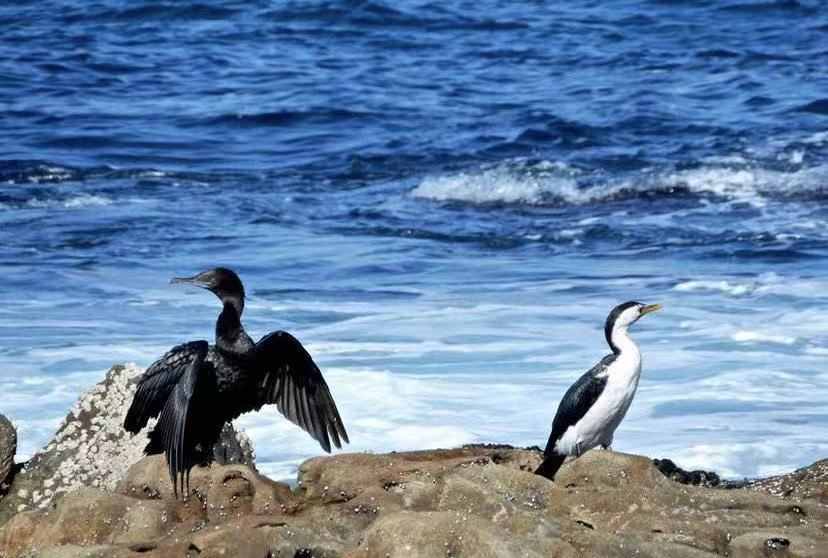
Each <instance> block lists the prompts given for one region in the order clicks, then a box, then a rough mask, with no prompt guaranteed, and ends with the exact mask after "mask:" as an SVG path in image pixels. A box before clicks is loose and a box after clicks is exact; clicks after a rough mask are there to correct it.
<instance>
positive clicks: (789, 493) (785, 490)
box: [747, 459, 828, 505]
mask: <svg viewBox="0 0 828 558" xmlns="http://www.w3.org/2000/svg"><path fill="white" fill-rule="evenodd" d="M747 488H749V489H750V490H757V491H760V492H766V493H768V494H773V495H774V496H780V497H782V498H790V499H794V500H816V501H817V502H819V503H820V504H824V505H828V459H823V460H821V461H817V462H816V463H814V464H813V465H810V466H808V467H803V468H802V469H797V470H796V471H794V472H793V473H788V474H787V475H777V476H773V477H769V478H766V479H759V480H755V481H751V482H749V483H748V485H747Z"/></svg>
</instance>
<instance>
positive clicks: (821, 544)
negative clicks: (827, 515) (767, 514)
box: [730, 531, 828, 558]
mask: <svg viewBox="0 0 828 558" xmlns="http://www.w3.org/2000/svg"><path fill="white" fill-rule="evenodd" d="M827 543H828V541H826V540H825V539H824V538H822V540H819V541H817V540H814V539H811V538H807V537H804V536H802V535H797V534H790V533H786V532H784V531H761V532H753V533H745V534H744V535H739V536H738V537H736V538H735V539H733V542H732V543H731V544H730V548H731V550H732V553H731V556H732V558H756V557H762V556H766V557H768V558H825V557H826V556H828V544H827Z"/></svg>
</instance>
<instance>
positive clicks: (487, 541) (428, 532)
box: [346, 511, 577, 558]
mask: <svg viewBox="0 0 828 558" xmlns="http://www.w3.org/2000/svg"><path fill="white" fill-rule="evenodd" d="M527 543H531V544H527ZM346 556H347V557H348V558H373V557H375V556H386V557H388V558H434V557H438V556H440V557H444V556H456V557H469V558H472V557H477V558H498V557H501V556H522V557H526V558H555V557H561V558H563V557H574V556H577V555H576V554H575V551H574V549H573V548H572V547H571V546H569V545H568V544H566V543H565V542H563V541H561V540H560V539H556V538H554V537H551V538H547V537H545V536H544V534H540V533H539V534H538V536H537V537H535V539H534V540H532V541H529V540H527V539H525V538H524V537H520V536H515V535H514V534H513V533H510V532H509V531H507V530H501V529H498V528H496V527H494V526H493V525H492V523H491V522H490V521H486V520H484V519H481V518H480V517H477V516H475V515H472V514H464V513H462V512H407V511H406V512H397V513H394V514H391V515H387V516H385V517H383V518H381V519H379V520H377V522H376V523H374V524H373V525H372V526H371V528H370V529H369V530H368V531H367V532H366V533H365V537H364V539H363V541H362V543H361V544H360V545H359V548H357V549H355V550H354V551H352V552H350V553H348V554H346Z"/></svg>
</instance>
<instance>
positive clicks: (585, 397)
mask: <svg viewBox="0 0 828 558" xmlns="http://www.w3.org/2000/svg"><path fill="white" fill-rule="evenodd" d="M616 358H617V355H616V354H615V353H613V354H610V355H607V356H605V357H604V358H602V359H601V362H599V363H598V364H596V365H595V366H593V367H592V368H591V369H589V370H588V371H587V372H585V373H584V374H583V375H582V376H581V377H580V378H578V380H577V381H576V382H575V383H574V384H572V385H571V386H570V388H569V389H568V390H566V394H565V395H564V396H563V399H561V403H560V405H558V411H557V412H556V413H555V419H554V420H553V421H552V432H551V433H550V434H549V440H548V441H547V442H546V449H545V450H544V452H543V457H544V461H543V463H541V466H540V467H539V468H538V469H537V470H536V471H535V473H537V474H539V475H543V476H544V477H546V478H548V479H549V480H553V479H554V478H555V473H557V472H558V469H559V468H560V466H561V465H563V462H564V459H565V458H566V456H565V455H564V456H562V455H561V454H559V453H558V452H556V451H555V445H556V444H557V443H558V440H560V439H561V436H563V435H564V433H565V432H566V431H567V430H568V429H569V427H570V426H572V425H574V424H575V423H577V422H578V421H579V420H581V419H582V418H583V417H584V415H585V414H587V411H589V409H590V407H592V405H593V404H594V403H595V401H597V400H598V397H599V396H600V395H601V393H602V392H603V391H604V387H605V386H606V385H607V368H609V366H610V365H611V364H612V363H613V362H615V359H616Z"/></svg>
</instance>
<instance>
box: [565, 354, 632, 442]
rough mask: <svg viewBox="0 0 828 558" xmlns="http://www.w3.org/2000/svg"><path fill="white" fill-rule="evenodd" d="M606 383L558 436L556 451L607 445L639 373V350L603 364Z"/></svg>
mask: <svg viewBox="0 0 828 558" xmlns="http://www.w3.org/2000/svg"><path fill="white" fill-rule="evenodd" d="M606 374H607V383H606V385H605V386H604V390H603V391H602V392H601V395H600V396H599V397H598V399H597V400H596V401H595V403H594V404H593V405H592V407H591V408H590V409H589V411H587V413H586V414H585V415H584V416H583V417H582V418H581V420H579V421H578V422H577V423H575V424H574V425H573V426H570V427H569V429H567V431H566V432H565V433H564V435H563V436H561V439H560V441H559V442H558V443H557V444H556V445H555V449H556V450H557V451H558V452H559V453H563V454H568V455H579V454H582V453H584V452H585V451H587V450H589V449H592V448H594V447H596V446H598V445H600V444H605V445H609V444H610V443H611V442H612V436H613V434H614V433H615V429H616V428H618V425H619V424H621V420H622V419H623V418H624V415H626V414H627V410H628V409H629V408H630V404H631V403H632V400H633V397H634V396H635V391H636V389H637V388H638V379H639V377H640V375H641V353H639V352H638V350H637V347H636V348H635V350H626V351H624V352H622V353H621V354H620V355H618V358H617V359H616V360H615V361H614V362H613V363H612V364H611V365H610V366H609V367H608V368H607V370H606Z"/></svg>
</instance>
